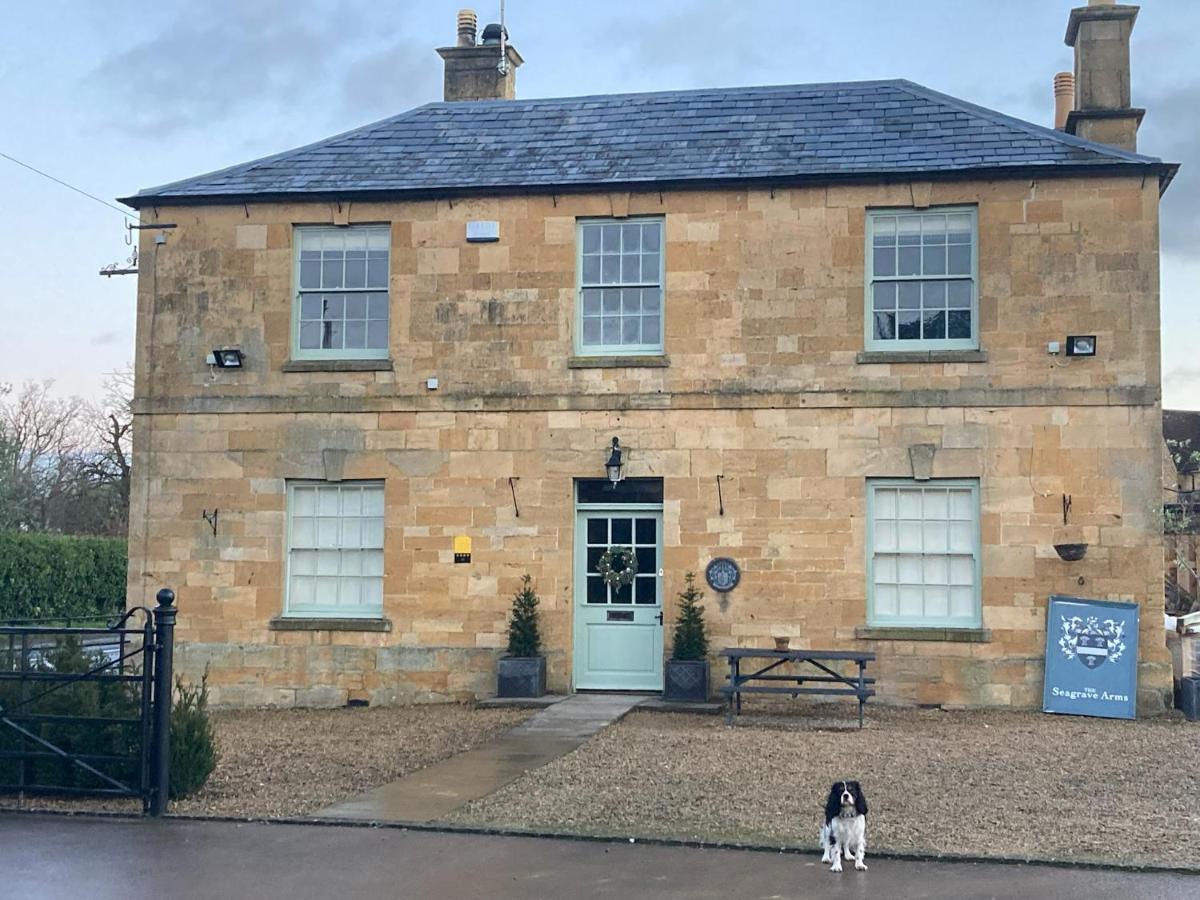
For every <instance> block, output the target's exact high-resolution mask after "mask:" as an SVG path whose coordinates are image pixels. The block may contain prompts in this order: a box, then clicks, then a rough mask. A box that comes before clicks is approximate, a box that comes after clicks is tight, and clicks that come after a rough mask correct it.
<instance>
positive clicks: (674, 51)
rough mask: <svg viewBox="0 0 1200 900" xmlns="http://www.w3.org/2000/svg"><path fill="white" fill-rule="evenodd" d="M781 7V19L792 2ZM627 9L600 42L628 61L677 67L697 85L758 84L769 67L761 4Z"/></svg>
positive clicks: (699, 1) (723, 0)
mask: <svg viewBox="0 0 1200 900" xmlns="http://www.w3.org/2000/svg"><path fill="white" fill-rule="evenodd" d="M778 6H779V9H780V10H781V12H780V13H779V15H780V17H781V18H782V17H783V15H784V13H783V12H782V10H786V9H787V8H788V6H787V5H786V4H778ZM623 9H624V10H625V14H623V15H621V16H619V17H618V18H617V20H616V21H613V22H611V23H610V24H608V25H607V26H606V27H605V28H604V29H603V32H604V33H603V35H602V36H601V38H600V40H599V41H597V42H596V45H595V46H603V47H606V48H608V49H609V50H610V51H611V52H615V53H617V54H620V56H621V57H623V58H624V60H625V65H626V66H629V67H634V68H636V69H673V70H675V71H676V72H678V73H679V74H680V75H681V76H682V77H683V79H684V83H690V84H696V85H716V84H746V83H753V82H755V80H756V77H755V76H756V72H761V71H763V70H765V69H767V68H769V62H770V60H769V58H768V56H766V55H764V52H763V47H764V44H763V40H762V36H761V34H760V33H759V26H760V25H761V23H763V22H764V21H765V22H769V21H771V17H770V14H769V13H768V12H767V10H766V9H764V8H762V7H758V8H754V9H750V8H748V5H737V6H735V5H733V4H730V3H729V2H728V0H693V2H691V3H688V4H686V5H685V6H684V7H682V8H680V9H679V10H677V11H674V12H671V13H668V14H663V12H662V9H661V8H660V7H657V6H656V5H655V4H649V3H648V4H643V5H641V6H640V7H637V6H632V5H631V6H627V7H624V8H623ZM634 10H636V11H634ZM642 16H646V18H645V19H642ZM768 46H769V45H768ZM666 86H668V85H664V87H666Z"/></svg>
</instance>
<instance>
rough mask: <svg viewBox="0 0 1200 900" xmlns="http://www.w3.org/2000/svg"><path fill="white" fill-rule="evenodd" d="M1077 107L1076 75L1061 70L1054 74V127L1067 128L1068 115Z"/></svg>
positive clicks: (1062, 129)
mask: <svg viewBox="0 0 1200 900" xmlns="http://www.w3.org/2000/svg"><path fill="white" fill-rule="evenodd" d="M1074 108H1075V76H1074V75H1072V74H1071V73H1070V72H1059V73H1058V74H1057V75H1055V76H1054V127H1055V128H1057V129H1058V130H1059V131H1066V130H1067V116H1069V115H1070V114H1071V110H1073V109H1074Z"/></svg>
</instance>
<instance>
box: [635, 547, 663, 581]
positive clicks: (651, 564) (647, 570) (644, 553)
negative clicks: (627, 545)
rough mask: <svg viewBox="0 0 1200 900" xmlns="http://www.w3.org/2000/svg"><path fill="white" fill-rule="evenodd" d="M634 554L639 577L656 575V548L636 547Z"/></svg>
mask: <svg viewBox="0 0 1200 900" xmlns="http://www.w3.org/2000/svg"><path fill="white" fill-rule="evenodd" d="M634 552H635V553H636V554H637V563H638V574H639V575H657V574H658V549H657V548H656V547H638V548H637V550H635V551H634Z"/></svg>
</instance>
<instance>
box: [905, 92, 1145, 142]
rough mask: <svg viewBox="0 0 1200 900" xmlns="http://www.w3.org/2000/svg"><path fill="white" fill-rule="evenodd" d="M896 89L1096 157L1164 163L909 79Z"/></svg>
mask: <svg viewBox="0 0 1200 900" xmlns="http://www.w3.org/2000/svg"><path fill="white" fill-rule="evenodd" d="M896 86H897V87H899V88H900V89H901V90H906V91H908V93H910V94H912V95H914V96H916V97H924V98H925V99H927V100H936V101H937V102H939V103H944V104H946V105H947V106H953V107H955V108H957V109H960V110H962V111H963V112H969V113H974V114H976V115H982V116H984V117H985V118H987V119H990V120H991V121H992V122H995V123H996V124H998V125H1007V126H1009V127H1011V128H1017V129H1019V130H1020V131H1024V132H1026V133H1027V134H1032V135H1033V136H1034V137H1041V138H1050V139H1051V140H1055V141H1058V142H1059V143H1063V144H1066V145H1068V146H1071V147H1078V148H1080V149H1081V150H1091V151H1092V152H1094V153H1099V154H1101V155H1103V156H1112V157H1115V158H1117V159H1121V160H1124V161H1126V162H1137V163H1161V162H1162V159H1161V158H1160V157H1157V156H1147V155H1146V154H1143V153H1135V152H1133V151H1130V150H1122V149H1121V148H1120V147H1114V146H1112V145H1111V144H1102V143H1100V142H1098V141H1089V140H1087V139H1086V138H1081V137H1077V136H1076V135H1073V134H1067V133H1066V132H1065V131H1059V130H1058V129H1057V128H1047V127H1046V126H1045V125H1038V124H1037V123H1036V122H1030V121H1028V120H1026V119H1019V118H1017V117H1016V116H1010V115H1008V113H1002V112H1000V111H999V110H995V109H991V108H989V107H987V106H980V105H979V104H977V103H971V102H970V101H969V100H962V99H959V98H958V97H955V96H952V95H951V94H943V93H942V92H941V91H935V90H934V89H933V88H928V87H925V85H923V84H917V83H916V82H915V81H909V80H908V79H907V78H899V79H897V80H896Z"/></svg>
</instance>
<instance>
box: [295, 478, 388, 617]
mask: <svg viewBox="0 0 1200 900" xmlns="http://www.w3.org/2000/svg"><path fill="white" fill-rule="evenodd" d="M352 492H353V493H356V494H357V497H358V502H357V505H351V504H349V503H348V502H347V500H348V498H349V495H350V494H351V493H352ZM301 493H303V494H305V495H306V498H308V499H311V501H312V505H310V506H304V505H302V503H301V498H300V496H299V495H300V494H301ZM331 498H332V499H334V500H336V509H334V508H333V505H329V501H330V500H331ZM385 509H386V507H385V504H384V483H383V481H379V480H370V481H312V480H289V481H288V482H287V510H286V517H287V522H286V528H285V532H284V540H285V545H284V600H283V616H284V618H288V617H295V618H305V619H308V618H335V619H377V618H380V617H381V616H382V615H383V565H384V562H383V546H384V532H385V529H386V518H385ZM297 520H301V521H297ZM331 590H333V591H334V593H335V594H336V599H335V600H333V602H328V597H329V593H330V591H331Z"/></svg>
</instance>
